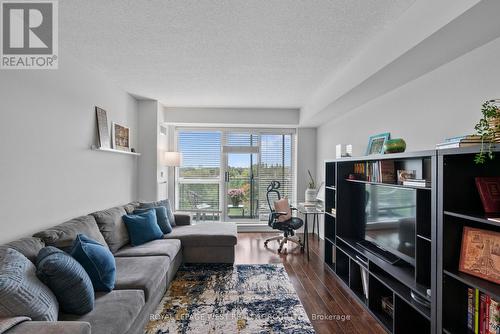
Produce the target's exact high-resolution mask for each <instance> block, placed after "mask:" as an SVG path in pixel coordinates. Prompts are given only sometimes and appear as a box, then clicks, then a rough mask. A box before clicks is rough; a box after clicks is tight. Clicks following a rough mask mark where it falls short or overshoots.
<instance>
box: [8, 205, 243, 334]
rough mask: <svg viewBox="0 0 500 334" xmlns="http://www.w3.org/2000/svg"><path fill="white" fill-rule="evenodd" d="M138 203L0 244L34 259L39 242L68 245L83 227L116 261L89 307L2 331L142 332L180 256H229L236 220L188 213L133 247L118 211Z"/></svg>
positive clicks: (216, 259) (206, 259)
mask: <svg viewBox="0 0 500 334" xmlns="http://www.w3.org/2000/svg"><path fill="white" fill-rule="evenodd" d="M137 206H138V203H130V204H127V205H124V206H119V207H115V208H111V209H108V210H103V211H99V212H95V213H92V214H90V215H87V216H83V217H79V218H75V219H72V220H70V221H68V222H65V223H62V224H60V225H57V226H54V227H52V228H49V229H46V230H44V231H41V232H39V233H36V234H34V235H33V236H32V237H29V238H22V239H19V240H16V241H13V242H10V243H8V244H6V245H3V246H1V247H6V248H13V249H15V250H17V251H18V252H20V253H21V254H23V255H24V256H26V257H27V258H28V259H29V260H30V261H31V262H34V261H35V259H36V256H37V254H38V251H39V250H40V249H42V248H43V247H45V246H55V247H58V248H61V249H68V248H69V247H71V245H72V242H73V240H74V239H75V237H76V235H77V234H78V233H83V234H86V235H87V236H89V237H90V238H92V239H94V240H97V241H100V242H101V243H103V244H104V245H106V246H107V247H109V249H110V250H111V252H112V253H113V255H114V256H115V261H116V283H115V289H114V290H113V291H112V292H110V293H101V292H98V293H96V298H95V307H94V309H93V310H92V311H91V312H90V313H87V314H85V315H82V316H77V315H73V314H64V313H59V317H58V321H55V322H45V321H24V322H21V323H19V324H17V325H15V326H14V327H13V328H11V329H10V330H8V331H7V332H6V333H7V334H21V333H22V334H24V333H37V334H45V333H58V334H66V333H67V334H70V333H71V334H80V333H81V334H86V333H92V334H112V333H116V334H126V333H127V334H128V333H130V334H132V333H142V332H143V329H144V326H145V325H146V323H147V322H148V320H149V318H150V314H153V313H154V311H155V309H156V308H157V306H158V305H159V303H160V301H161V299H162V297H163V295H164V294H165V292H166V290H167V288H168V286H169V284H170V282H171V281H172V280H173V278H174V276H175V274H176V272H177V270H178V268H179V266H180V265H181V264H182V263H183V262H184V263H233V262H234V247H235V245H236V242H237V233H236V226H235V224H232V223H202V224H198V225H191V219H190V217H189V216H187V215H176V216H175V220H176V224H177V226H176V227H174V228H173V232H172V233H169V234H168V235H165V239H161V240H154V241H151V242H148V243H146V244H144V245H141V246H137V247H132V246H131V245H130V244H129V240H128V233H127V230H126V228H125V226H124V224H123V222H122V219H121V217H122V216H123V215H124V214H125V213H131V212H132V211H133V210H134V209H135V208H136V207H137ZM18 316H23V314H19V315H18Z"/></svg>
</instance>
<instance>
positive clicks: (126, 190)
mask: <svg viewBox="0 0 500 334" xmlns="http://www.w3.org/2000/svg"><path fill="white" fill-rule="evenodd" d="M0 72H1V73H0V143H1V144H0V145H1V147H2V150H1V151H2V158H1V163H0V188H1V192H0V230H1V233H0V243H3V242H7V241H11V240H14V239H16V238H18V237H21V236H29V235H31V234H32V233H34V232H37V231H39V230H41V229H43V228H46V227H49V226H52V225H54V224H57V223H60V222H63V221H65V220H66V219H70V218H73V217H76V216H78V215H84V214H87V213H90V212H92V211H95V210H99V209H105V208H109V207H112V206H114V205H119V204H125V203H127V202H129V201H131V200H135V199H136V195H137V181H136V180H137V158H135V157H133V156H129V155H122V154H114V153H105V152H97V151H92V150H90V146H91V145H92V144H95V143H96V118H95V111H94V106H96V105H97V106H100V107H102V108H103V109H105V110H106V111H107V112H108V121H109V122H110V123H111V121H115V122H118V123H121V124H124V125H127V126H129V127H130V128H131V131H132V132H131V140H132V147H137V136H136V135H137V110H136V109H137V102H136V100H135V99H134V98H133V97H131V96H130V95H129V94H127V93H126V92H125V91H123V90H121V89H119V88H117V87H116V85H115V84H114V83H111V82H109V81H108V80H107V79H106V78H104V77H103V76H101V75H99V74H98V73H96V72H94V71H91V70H88V69H86V68H84V67H82V65H81V64H80V63H78V62H76V61H75V60H73V59H72V58H70V56H69V55H66V54H64V53H61V57H60V68H59V70H54V71H48V70H38V71H34V70H27V71H21V70H19V71H17V70H9V71H7V70H5V71H0ZM110 128H111V125H110Z"/></svg>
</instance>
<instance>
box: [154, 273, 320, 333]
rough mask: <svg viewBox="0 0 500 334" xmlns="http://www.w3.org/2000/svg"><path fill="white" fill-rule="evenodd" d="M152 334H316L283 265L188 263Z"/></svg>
mask: <svg viewBox="0 0 500 334" xmlns="http://www.w3.org/2000/svg"><path fill="white" fill-rule="evenodd" d="M150 319H151V320H150V322H149V323H148V325H147V326H146V332H145V333H146V334H166V333H169V334H170V333H186V334H188V333H196V334H198V333H289V334H292V333H293V334H299V333H300V334H307V333H314V329H313V327H312V325H311V322H310V321H309V319H308V317H307V315H306V312H305V310H304V308H303V306H302V304H301V303H300V300H299V298H298V297H297V294H296V293H295V290H294V288H293V286H292V284H291V282H290V280H289V278H288V275H287V273H286V271H285V269H284V267H283V265H281V264H277V265H272V264H265V265H234V266H233V265H220V264H217V265H214V264H206V265H186V266H182V267H181V268H180V269H179V271H178V273H177V276H176V279H175V280H174V281H173V282H172V284H171V286H170V288H169V289H168V291H167V293H166V294H165V296H164V297H163V299H162V301H161V302H160V305H159V306H158V308H157V310H156V312H155V313H154V314H152V315H151V317H150Z"/></svg>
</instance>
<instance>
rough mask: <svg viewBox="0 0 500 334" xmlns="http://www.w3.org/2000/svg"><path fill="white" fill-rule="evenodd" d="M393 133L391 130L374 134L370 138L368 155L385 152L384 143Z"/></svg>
mask: <svg viewBox="0 0 500 334" xmlns="http://www.w3.org/2000/svg"><path fill="white" fill-rule="evenodd" d="M390 137H391V134H390V133H389V132H385V133H380V134H378V135H373V136H371V137H370V138H369V139H368V147H367V148H366V155H371V154H382V153H384V144H385V142H386V141H387V140H389V139H390Z"/></svg>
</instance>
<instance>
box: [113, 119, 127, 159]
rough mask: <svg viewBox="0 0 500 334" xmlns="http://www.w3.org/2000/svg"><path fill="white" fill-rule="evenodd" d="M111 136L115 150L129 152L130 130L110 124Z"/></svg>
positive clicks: (116, 124)
mask: <svg viewBox="0 0 500 334" xmlns="http://www.w3.org/2000/svg"><path fill="white" fill-rule="evenodd" d="M112 125H113V126H112V128H111V130H112V131H111V136H112V138H113V148H114V149H115V150H121V151H127V152H130V129H129V128H127V127H126V126H123V125H120V124H118V123H114V122H113V124H112Z"/></svg>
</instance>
